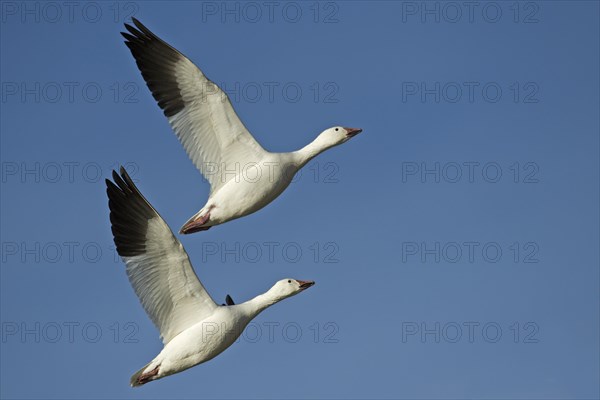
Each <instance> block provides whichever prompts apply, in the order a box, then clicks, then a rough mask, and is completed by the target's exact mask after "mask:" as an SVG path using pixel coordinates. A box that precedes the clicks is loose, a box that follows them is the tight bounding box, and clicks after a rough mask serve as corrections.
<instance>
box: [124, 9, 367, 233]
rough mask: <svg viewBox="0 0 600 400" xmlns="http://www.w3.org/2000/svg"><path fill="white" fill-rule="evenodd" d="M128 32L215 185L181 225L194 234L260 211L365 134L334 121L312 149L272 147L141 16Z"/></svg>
mask: <svg viewBox="0 0 600 400" xmlns="http://www.w3.org/2000/svg"><path fill="white" fill-rule="evenodd" d="M133 23H134V25H135V27H134V26H131V25H128V24H125V28H126V29H127V31H128V32H129V33H127V32H121V34H122V35H123V36H124V37H125V39H127V40H126V41H125V44H126V45H127V47H129V49H130V50H131V54H132V55H133V57H134V58H135V61H136V63H137V66H138V68H139V70H140V71H141V73H142V76H143V77H144V80H145V81H146V84H147V85H148V88H149V89H150V91H151V92H152V95H153V96H154V98H155V99H156V101H157V102H158V105H159V106H160V108H161V109H162V110H163V112H164V114H165V116H166V117H167V119H168V120H169V123H170V124H171V127H172V128H173V130H174V131H175V134H176V135H177V137H178V138H179V140H180V142H181V144H182V145H183V147H184V148H185V150H186V152H187V154H188V156H189V157H190V158H191V159H192V161H193V163H194V164H195V165H196V168H198V169H199V170H200V172H201V173H202V175H203V176H204V177H205V178H206V179H207V180H208V182H209V183H210V194H209V197H208V201H207V202H206V204H205V205H204V206H203V207H202V208H201V209H200V211H198V212H197V213H196V214H195V215H194V216H192V217H191V218H190V219H189V220H188V221H187V222H186V223H185V224H184V225H183V227H182V228H181V230H180V233H183V234H188V233H193V232H198V231H203V230H207V229H209V228H210V227H211V226H215V225H219V224H222V223H224V222H227V221H231V220H233V219H236V218H240V217H243V216H246V215H248V214H251V213H253V212H255V211H258V210H260V209H261V208H263V207H264V206H266V205H267V204H269V203H270V202H271V201H273V200H274V199H275V198H277V196H279V195H280V194H281V193H282V192H283V191H284V190H285V188H286V187H287V186H288V185H289V184H290V182H291V181H292V179H293V177H294V175H295V174H296V172H298V171H299V170H300V168H302V167H303V166H304V165H305V164H306V163H307V162H308V161H310V160H311V159H312V158H314V157H315V156H317V155H318V154H320V153H322V152H323V151H325V150H327V149H329V148H331V147H333V146H336V145H339V144H342V143H344V142H346V141H347V140H348V139H350V138H351V137H353V136H355V135H357V134H358V133H360V132H362V129H358V128H344V127H341V126H334V127H332V128H329V129H326V130H325V131H323V132H322V133H321V134H319V136H317V138H316V139H315V140H314V141H313V142H312V143H310V144H309V145H307V146H305V147H304V148H302V149H300V150H298V151H294V152H289V153H271V152H268V151H266V150H264V149H263V148H262V147H261V145H260V144H258V142H257V141H256V140H255V139H254V137H253V136H252V135H251V134H250V132H249V131H248V130H247V129H246V127H245V126H244V124H243V123H242V121H240V119H239V117H238V116H237V114H236V113H235V111H234V109H233V106H232V105H231V101H230V100H229V98H228V97H227V95H226V94H225V93H224V92H223V91H222V90H221V89H220V88H219V87H218V86H217V85H216V84H215V83H213V82H212V81H210V80H209V79H208V78H207V77H206V76H205V75H204V74H203V73H202V71H200V69H198V67H196V66H195V65H194V64H193V63H192V62H191V61H190V60H189V59H188V58H187V57H185V56H184V55H183V54H181V53H180V52H179V51H177V50H176V49H174V48H173V47H171V46H170V45H169V44H167V43H166V42H164V41H163V40H161V39H160V38H159V37H158V36H156V35H155V34H154V33H152V32H151V31H150V30H149V29H148V28H146V27H145V26H144V25H142V24H141V23H140V22H139V21H138V20H137V19H135V18H133Z"/></svg>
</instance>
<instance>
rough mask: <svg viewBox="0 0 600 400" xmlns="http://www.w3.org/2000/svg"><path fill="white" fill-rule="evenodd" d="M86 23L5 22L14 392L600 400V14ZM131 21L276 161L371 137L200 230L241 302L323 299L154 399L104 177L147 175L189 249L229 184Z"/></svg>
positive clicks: (311, 6) (446, 9) (147, 189)
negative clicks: (161, 95) (219, 185)
mask: <svg viewBox="0 0 600 400" xmlns="http://www.w3.org/2000/svg"><path fill="white" fill-rule="evenodd" d="M69 4H71V3H69ZM72 4H73V5H72V6H70V5H65V3H62V2H58V3H54V2H53V3H43V2H29V3H27V2H24V3H23V2H9V1H3V2H2V3H1V6H0V7H1V11H2V14H1V18H2V24H1V28H0V29H1V38H0V45H1V60H0V66H1V73H2V76H1V81H2V99H1V107H2V111H1V112H2V115H1V118H0V128H1V152H0V154H1V165H2V191H1V195H0V198H1V220H2V225H1V229H0V232H1V234H2V238H1V244H2V249H1V251H2V253H1V258H2V260H1V261H2V266H1V269H0V271H1V294H0V296H1V297H0V298H1V307H0V310H1V321H2V332H1V333H2V338H1V339H2V340H1V346H2V351H1V356H0V360H1V363H0V367H1V382H0V387H1V389H0V395H1V396H2V397H4V398H167V397H175V398H304V397H312V398H334V397H343V398H365V397H369V398H372V397H376V398H598V397H599V395H600V393H599V380H598V376H599V375H600V368H599V351H600V349H599V335H600V332H599V315H600V312H599V311H600V310H599V297H598V296H599V252H598V242H599V229H598V228H599V213H598V204H599V200H600V199H599V187H598V186H599V176H598V175H599V161H598V160H599V155H598V153H599V115H598V109H599V89H598V88H599V84H600V83H599V81H598V71H599V68H600V65H599V54H598V51H599V43H598V38H599V37H600V35H599V25H598V24H599V22H598V21H599V18H598V14H599V8H598V3H597V2H594V1H579V2H578V1H574V2H566V1H565V2H561V1H535V2H519V3H517V2H504V1H498V2H479V3H477V5H472V4H471V3H463V2H457V3H455V2H451V3H443V2H428V3H422V2H378V3H377V2H369V3H367V2H361V1H341V2H322V3H315V2H291V3H285V2H279V3H277V4H274V5H270V4H271V3H268V4H267V3H263V2H258V3H250V4H249V5H247V4H246V3H238V2H228V3H222V2H193V1H180V2H169V3H167V2H163V1H152V2H141V1H140V2H137V1H136V2H126V3H113V2H93V3H85V2H74V3H72ZM132 15H134V16H136V17H137V18H139V19H140V20H141V21H142V22H143V23H145V24H146V25H147V26H148V27H149V28H150V29H152V30H153V31H154V32H155V33H157V34H158V35H159V36H161V37H162V38H163V39H165V40H166V41H168V42H169V43H171V44H172V45H173V46H175V47H176V48H178V49H179V50H180V51H182V52H183V53H184V54H186V55H187V56H188V57H189V58H191V60H192V61H193V62H195V63H196V64H197V65H198V66H199V67H200V68H201V69H202V70H203V71H204V72H205V73H206V75H207V76H208V77H209V78H211V79H212V80H214V81H215V82H217V83H218V84H220V85H222V86H224V88H225V89H226V91H228V92H229V93H230V95H231V96H232V100H233V103H234V107H235V108H236V110H237V112H238V113H239V115H240V117H241V118H242V120H243V121H244V122H245V124H246V125H247V126H248V128H249V129H250V131H251V132H253V134H254V135H255V137H256V138H257V140H258V141H259V142H260V143H261V144H262V145H263V146H264V147H265V148H267V149H269V150H272V151H290V150H295V149H297V148H300V147H302V146H304V145H305V144H306V143H308V142H309V141H310V140H312V139H313V138H314V137H315V136H316V135H317V134H318V133H319V132H321V131H322V130H323V129H325V128H327V127H330V126H333V125H343V126H356V127H362V128H363V129H364V132H363V133H362V134H361V135H359V136H357V137H356V138H354V139H352V140H351V141H350V142H348V143H346V144H344V145H343V146H340V147H336V148H334V149H332V150H330V151H328V152H326V153H324V154H322V155H320V156H319V157H318V158H316V159H315V160H314V161H313V162H311V163H310V164H309V165H308V166H307V167H306V169H305V170H303V172H302V175H301V176H300V177H299V178H298V179H297V181H296V182H294V183H293V184H292V185H291V186H290V188H289V189H288V190H287V191H286V192H285V193H284V194H283V195H282V196H281V197H280V198H278V199H277V200H276V201H275V202H274V203H272V204H270V205H269V206H268V207H266V208H265V209H263V210H261V211H259V212H258V213H256V214H253V215H251V216H248V217H246V218H243V219H240V220H236V221H233V222H230V223H228V224H226V225H223V226H219V227H216V228H213V229H211V230H210V231H208V232H203V233H198V234H194V235H191V236H185V237H180V240H181V241H182V243H183V245H184V246H185V248H186V250H187V251H188V253H189V254H190V257H191V260H192V263H193V265H194V266H195V268H196V271H197V273H198V275H199V276H200V278H201V279H202V281H203V282H204V284H205V286H206V287H207V289H208V290H209V291H210V293H211V294H212V295H213V297H214V298H216V299H217V300H221V299H223V300H224V298H225V295H226V294H231V295H232V297H233V298H234V299H235V300H236V301H238V302H241V301H245V300H247V299H249V298H251V297H253V296H254V295H256V294H258V293H261V292H263V291H265V290H266V289H268V288H269V287H270V286H271V284H272V283H273V282H275V281H276V280H278V279H281V278H284V277H294V278H298V279H313V280H315V281H317V285H316V286H315V287H314V288H311V289H310V290H309V291H307V292H305V293H303V294H301V295H299V296H297V297H294V298H291V299H289V300H286V301H285V302H282V303H280V304H277V305H276V306H274V307H273V308H271V309H268V310H267V311H265V312H264V313H263V314H262V315H260V316H259V317H258V318H257V319H256V320H255V322H254V324H253V325H251V326H250V327H249V330H248V331H247V332H246V333H245V335H244V336H242V338H241V339H240V342H239V343H236V344H235V345H233V346H232V347H231V348H230V349H228V350H227V351H226V352H225V353H223V354H222V355H221V356H219V357H217V358H216V359H214V360H212V361H210V362H209V363H206V364H204V365H201V366H198V367H195V368H193V369H191V370H189V371H186V372H184V373H181V374H178V375H175V376H172V377H169V378H167V379H164V380H161V381H159V382H155V383H152V384H149V385H146V386H145V387H142V388H141V389H137V390H133V389H131V388H129V386H128V382H129V376H130V375H131V374H132V373H133V372H134V371H136V370H137V369H138V368H140V367H141V366H142V365H144V364H145V363H146V362H148V361H149V360H150V359H152V358H153V357H154V356H155V355H156V354H157V353H158V351H159V350H160V348H161V343H160V340H159V337H158V333H157V331H156V330H155V328H154V327H153V326H152V324H151V322H150V320H149V319H148V318H147V317H146V315H145V314H144V312H143V310H142V308H141V306H140V305H139V304H138V301H137V299H136V297H135V295H134V293H133V291H132V290H131V288H130V287H129V283H128V281H127V278H126V276H125V273H124V268H123V265H122V263H121V262H120V261H119V260H118V258H116V257H115V254H114V248H113V247H112V237H111V233H110V225H109V220H108V207H107V199H106V195H105V188H104V183H103V181H104V178H105V177H108V176H109V175H110V172H111V169H112V168H114V167H116V166H118V165H121V164H125V165H126V166H127V167H128V168H129V170H130V171H131V173H132V175H133V177H134V178H135V180H136V182H137V183H138V185H139V187H140V189H141V190H142V192H143V193H144V194H145V195H146V197H147V198H148V199H149V200H150V201H151V202H152V204H153V205H154V206H155V207H156V208H157V210H158V211H159V212H160V213H161V215H162V216H163V217H164V218H165V220H166V221H167V223H168V224H169V225H170V226H171V227H172V228H173V229H178V228H179V227H180V226H181V225H182V224H183V223H184V222H185V221H186V220H187V218H188V217H189V216H190V215H192V214H193V213H194V212H196V211H197V210H198V209H199V208H200V206H202V205H203V204H204V202H205V199H206V197H207V195H208V190H209V187H208V184H207V183H206V182H205V181H203V180H202V179H201V178H200V175H199V173H198V172H197V171H196V170H195V168H194V166H193V164H192V163H191V162H190V161H189V160H188V158H187V157H186V155H185V153H184V151H183V149H182V148H181V146H180V145H179V143H178V142H177V140H176V138H175V135H173V133H172V132H171V130H170V127H169V126H168V124H167V121H166V119H165V118H164V116H163V115H162V113H161V111H160V110H159V108H158V107H157V105H156V104H155V101H154V100H153V98H152V97H151V95H150V93H149V91H148V89H147V88H146V87H145V84H144V82H143V80H142V78H141V75H140V73H139V72H138V70H137V68H136V66H135V63H134V61H133V59H132V57H131V55H130V53H129V51H128V49H127V48H126V47H125V46H124V45H123V43H122V38H121V37H120V35H119V32H120V31H121V30H122V22H123V21H126V20H128V19H129V17H131V16H132Z"/></svg>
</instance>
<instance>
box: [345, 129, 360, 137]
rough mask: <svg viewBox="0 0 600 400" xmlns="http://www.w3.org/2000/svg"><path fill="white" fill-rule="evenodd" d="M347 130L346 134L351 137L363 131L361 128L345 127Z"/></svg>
mask: <svg viewBox="0 0 600 400" xmlns="http://www.w3.org/2000/svg"><path fill="white" fill-rule="evenodd" d="M344 129H345V130H346V136H348V137H349V138H351V137H352V136H356V135H358V134H359V133H361V132H362V129H361V128H344Z"/></svg>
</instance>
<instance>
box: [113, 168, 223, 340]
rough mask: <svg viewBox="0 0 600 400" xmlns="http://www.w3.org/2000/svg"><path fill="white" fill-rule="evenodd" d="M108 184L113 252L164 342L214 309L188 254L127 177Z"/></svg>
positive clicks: (124, 174) (125, 173)
mask: <svg viewBox="0 0 600 400" xmlns="http://www.w3.org/2000/svg"><path fill="white" fill-rule="evenodd" d="M113 180H114V183H113V182H111V181H109V180H108V179H107V180H106V186H107V189H106V192H107V194H108V199H109V201H108V206H109V208H110V222H111V224H112V233H113V236H114V241H115V245H116V246H117V252H118V253H119V255H120V256H121V257H122V258H123V261H124V262H125V265H126V267H127V276H128V277H129V282H130V283H131V286H133V290H135V293H136V294H137V296H138V298H139V299H140V302H141V303H142V306H143V307H144V309H145V310H146V313H147V314H148V316H149V317H150V319H152V322H154V325H156V327H157V328H158V330H159V331H160V335H161V337H162V340H163V342H164V343H165V344H166V343H168V342H169V341H170V340H171V339H172V338H173V337H175V336H177V335H178V334H179V333H180V332H182V331H183V330H185V329H186V328H189V327H190V326H192V325H193V324H195V323H197V322H200V321H202V320H203V319H204V318H205V317H206V316H207V315H210V314H211V313H212V312H213V311H214V309H215V308H216V307H217V305H216V304H215V302H214V301H213V299H212V298H211V297H210V295H209V294H208V293H207V292H206V289H204V286H202V283H200V281H199V280H198V277H197V276H196V274H195V273H194V269H193V268H192V265H191V264H190V260H189V258H188V255H187V253H186V252H185V250H184V249H183V246H182V245H181V243H180V242H179V240H177V239H176V238H175V236H173V232H171V229H169V227H168V225H167V224H166V223H165V221H164V220H163V219H162V218H161V216H160V215H158V213H157V212H156V210H155V209H154V208H153V207H152V206H151V205H150V203H148V201H147V200H146V199H145V198H144V196H142V194H141V193H140V191H139V190H138V188H137V187H136V186H135V184H134V183H133V181H132V180H131V178H130V177H129V175H128V174H127V172H126V171H125V169H124V168H123V167H121V176H119V175H118V174H117V172H116V171H113Z"/></svg>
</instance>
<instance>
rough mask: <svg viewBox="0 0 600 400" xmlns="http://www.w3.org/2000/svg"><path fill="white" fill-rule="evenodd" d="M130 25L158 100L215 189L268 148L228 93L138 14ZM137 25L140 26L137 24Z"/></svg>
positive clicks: (130, 40) (136, 53) (134, 48)
mask: <svg viewBox="0 0 600 400" xmlns="http://www.w3.org/2000/svg"><path fill="white" fill-rule="evenodd" d="M133 23H134V24H135V27H133V26H131V25H128V24H125V28H127V30H128V31H129V33H125V32H122V33H121V34H122V35H123V37H125V39H127V41H126V42H125V44H126V45H127V47H129V50H131V54H132V55H133V57H134V58H135V61H136V63H137V66H138V68H139V69H140V71H141V73H142V76H143V77H144V80H145V81H146V84H147V85H148V88H149V89H150V91H151V92H152V95H153V96H154V99H156V101H157V102H158V105H159V106H160V108H161V109H162V110H163V111H164V113H165V116H166V117H167V118H168V120H169V123H170V124H171V127H172V128H173V130H174V131H175V133H176V135H177V137H178V138H179V141H180V142H181V144H183V147H184V148H185V151H186V152H187V154H188V156H189V157H190V158H191V159H192V161H193V162H194V164H195V165H196V168H198V169H199V170H200V172H201V173H202V175H204V177H205V178H206V179H207V180H208V181H209V183H210V185H211V193H212V192H214V191H216V189H218V188H219V187H220V186H222V185H223V184H224V183H225V182H226V181H227V177H229V178H231V177H232V176H233V174H231V173H229V174H226V173H224V171H225V170H229V171H231V170H235V168H243V167H244V165H238V166H237V167H236V165H235V163H245V162H258V161H260V159H261V158H262V157H263V156H264V154H265V153H266V152H265V150H264V149H263V148H262V147H261V146H260V145H259V144H258V143H257V142H256V140H255V139H254V137H252V135H251V134H250V132H248V130H247V129H246V127H245V126H244V124H243V123H242V121H240V119H239V117H238V116H237V114H236V113H235V111H234V109H233V106H232V105H231V102H230V100H229V97H228V96H227V95H226V94H225V92H223V91H222V90H221V89H220V88H219V87H218V86H217V85H216V84H215V83H214V82H212V81H210V80H209V79H208V78H206V76H204V74H203V73H202V71H200V69H198V67H196V66H195V65H194V64H193V63H192V62H191V61H190V60H189V59H188V58H187V57H185V56H184V55H183V54H181V53H180V52H179V51H177V50H176V49H174V48H173V47H171V46H170V45H169V44H167V43H166V42H164V41H162V40H161V39H160V38H159V37H158V36H156V35H155V34H154V33H152V32H151V31H150V30H149V29H148V28H146V27H145V26H144V25H142V23H140V22H139V21H138V20H137V19H135V18H133ZM136 28H137V29H136Z"/></svg>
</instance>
